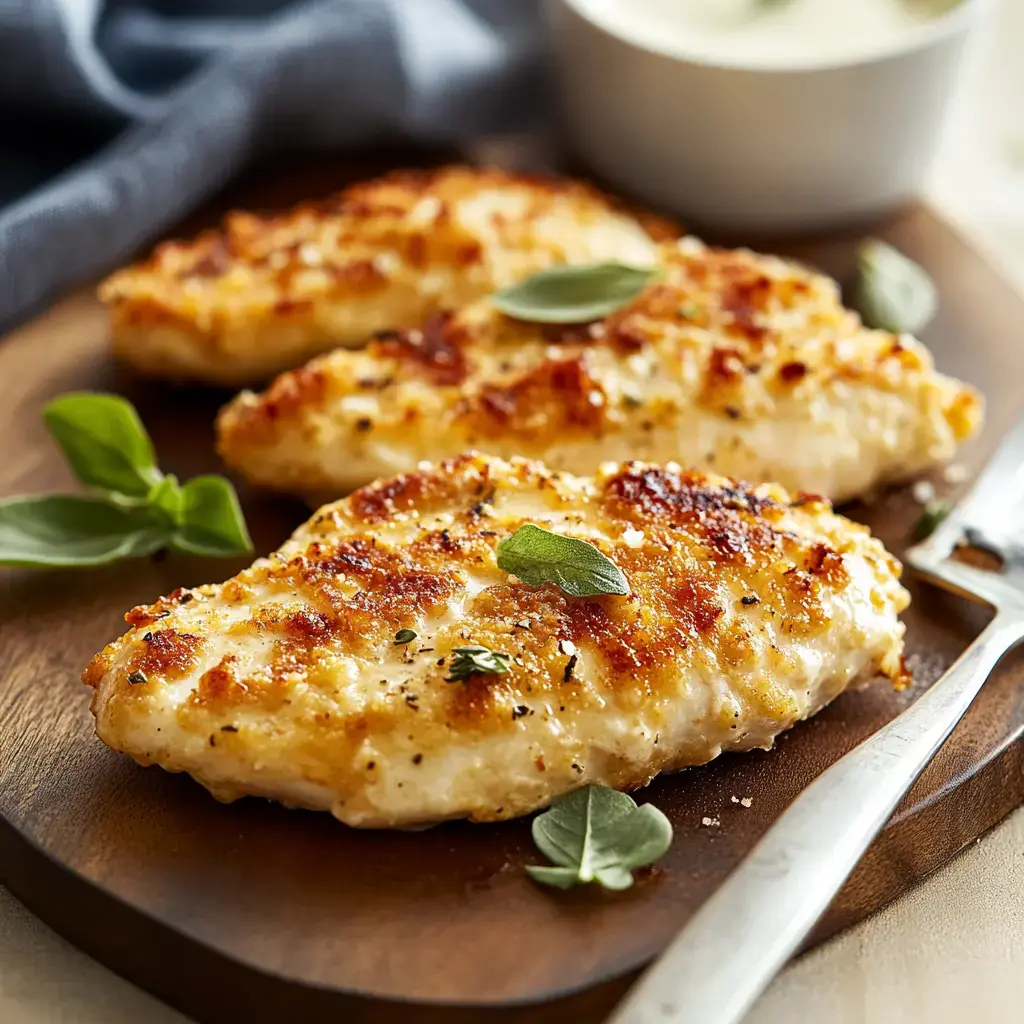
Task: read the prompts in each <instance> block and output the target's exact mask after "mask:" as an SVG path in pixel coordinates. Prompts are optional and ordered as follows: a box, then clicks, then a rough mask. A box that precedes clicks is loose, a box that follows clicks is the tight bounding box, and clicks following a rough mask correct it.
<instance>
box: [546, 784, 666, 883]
mask: <svg viewBox="0 0 1024 1024" xmlns="http://www.w3.org/2000/svg"><path fill="white" fill-rule="evenodd" d="M533 841H534V843H536V845H537V848H538V849H539V850H540V852H541V853H543V854H544V855H545V856H546V857H547V858H548V860H550V861H552V862H553V864H554V865H555V866H553V867H551V866H548V865H539V864H528V865H527V867H526V870H527V871H528V872H529V874H530V877H531V878H532V879H533V880H534V881H535V882H540V883H542V884H543V885H552V886H555V887H556V888H558V889H569V888H571V887H572V886H574V885H580V884H584V883H587V882H596V883H597V884H598V885H603V886H604V887H605V888H606V889H628V888H629V887H630V886H631V885H632V884H633V871H634V869H635V868H642V867H645V866H646V865H648V864H653V863H654V861H656V860H658V859H659V858H660V857H662V856H664V854H665V852H666V851H667V850H668V848H669V846H670V845H671V844H672V825H671V824H670V823H669V820H668V818H666V817H665V815H664V814H662V812H661V811H659V810H658V808H657V807H653V806H652V805H651V804H644V805H643V807H637V805H636V801H635V800H633V798H632V797H630V796H628V795H627V794H626V793H619V792H618V791H617V790H614V789H608V788H607V787H606V786H586V787H584V788H583V789H577V790H575V791H574V792H572V793H569V794H567V795H566V796H563V797H560V798H559V799H558V800H556V801H555V802H554V803H553V804H552V805H551V807H550V809H549V810H547V811H545V812H544V813H543V814H538V815H537V817H536V818H534V819H533Z"/></svg>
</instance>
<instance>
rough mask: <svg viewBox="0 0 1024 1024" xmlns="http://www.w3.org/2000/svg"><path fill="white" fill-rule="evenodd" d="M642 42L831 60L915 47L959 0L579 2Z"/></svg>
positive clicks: (768, 60)
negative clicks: (930, 24)
mask: <svg viewBox="0 0 1024 1024" xmlns="http://www.w3.org/2000/svg"><path fill="white" fill-rule="evenodd" d="M573 2H574V3H575V5H576V6H577V7H578V8H579V10H580V11H581V12H582V13H583V14H584V15H586V16H587V17H588V18H590V19H591V20H592V21H594V22H596V23H597V24H599V25H601V26H602V27H603V28H605V29H606V30H608V31H610V32H612V33H613V34H615V35H618V36H621V37H623V38H625V39H629V40H632V41H634V42H637V43H639V44H640V45H642V46H648V47H650V48H652V49H656V50H667V51H670V52H673V53H680V54H684V55H694V56H697V57H701V58H704V59H706V60H711V61H714V60H726V61H728V62H729V63H731V64H732V63H738V62H742V63H749V64H752V65H755V66H763V65H769V66H775V65H794V64H795V65H800V64H810V63H813V64H820V63H828V62H829V61H831V60H835V61H837V62H839V61H844V60H849V59H851V58H856V57H859V56H867V55H870V54H871V53H873V52H878V51H882V50H888V49H892V48H898V47H899V46H900V45H901V44H905V43H906V44H909V43H911V42H912V41H913V39H914V37H915V36H916V35H918V34H920V31H921V29H922V27H923V26H925V25H927V23H928V22H930V21H934V20H935V19H936V17H938V16H939V15H941V14H942V13H945V12H946V11H948V10H950V9H951V8H952V7H956V6H959V4H958V3H957V0H774V2H773V0H573Z"/></svg>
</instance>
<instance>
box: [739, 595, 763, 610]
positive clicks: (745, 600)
mask: <svg viewBox="0 0 1024 1024" xmlns="http://www.w3.org/2000/svg"><path fill="white" fill-rule="evenodd" d="M760 602H761V598H759V597H755V596H754V595H753V594H744V595H743V597H741V598H740V604H745V605H747V606H748V607H749V606H750V605H752V604H760Z"/></svg>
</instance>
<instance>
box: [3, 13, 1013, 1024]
mask: <svg viewBox="0 0 1024 1024" xmlns="http://www.w3.org/2000/svg"><path fill="white" fill-rule="evenodd" d="M1011 151H1016V152H1017V154H1018V155H1017V157H1016V159H1011V158H1010V157H1009V156H1008V154H1009V153H1010V152H1011ZM1015 164H1016V166H1014V165H1015ZM931 195H932V199H933V201H934V202H935V203H936V205H938V206H939V207H940V208H941V209H943V210H944V211H945V212H946V213H947V214H949V215H950V216H952V217H953V218H954V219H956V220H957V221H959V222H960V223H961V225H962V226H963V227H964V229H965V230H966V231H967V232H968V233H970V234H971V235H973V236H974V238H975V239H976V240H977V241H978V243H979V244H980V245H981V246H982V247H983V248H985V249H987V250H988V251H989V252H990V254H991V256H992V258H993V260H995V261H996V262H998V263H999V264H1000V265H1001V266H1002V267H1004V268H1005V270H1006V272H1007V273H1008V274H1009V275H1011V276H1013V277H1014V278H1016V280H1018V281H1019V282H1020V284H1021V288H1022V290H1024V0H1003V3H1002V5H1001V9H1000V10H999V12H998V15H997V18H996V19H995V20H994V22H993V24H992V25H991V26H990V28H989V30H988V32H987V36H986V38H984V39H982V40H980V41H979V46H978V48H977V51H976V53H975V55H974V59H973V60H972V62H971V64H970V66H969V67H968V70H967V72H966V73H965V76H964V80H963V83H962V87H961V91H960V95H959V99H958V105H957V110H956V113H955V115H954V117H953V120H952V123H951V129H950V133H949V136H948V140H947V144H946V147H945V151H944V153H943V155H942V158H941V159H940V161H939V163H938V166H937V168H936V173H935V175H934V179H933V181H932V184H931ZM1007 328H1008V330H1011V331H1012V330H1015V329H1016V331H1017V334H1018V336H1017V337H1008V338H1007V343H1008V344H1024V325H1016V326H1015V325H1012V324H1008V325H1007ZM1021 404H1022V407H1024V393H1022V400H1021ZM1022 1020H1024V809H1022V810H1020V811H1018V812H1017V813H1016V814H1014V815H1013V816H1011V817H1010V818H1009V819H1008V820H1007V821H1006V822H1005V823H1004V824H1003V825H1001V826H1000V827H999V828H997V829H996V830H994V831H993V832H992V833H990V834H989V835H988V836H986V837H984V838H983V839H981V840H980V841H979V842H977V843H975V844H973V845H972V846H971V847H970V848H969V849H967V850H965V851H964V852H963V853H962V854H961V855H960V856H959V857H958V858H957V859H956V860H954V861H953V862H952V863H951V864H948V865H947V866H946V867H944V868H943V869H941V870H940V871H938V872H936V874H935V875H933V876H932V877H931V878H930V879H928V880H927V881H926V882H925V883H923V884H922V885H920V886H919V887H918V888H917V889H915V890H914V891H912V892H910V893H908V894H907V895H906V896H904V897H903V898H902V899H900V900H898V901H897V902H896V903H894V904H893V905H891V906H889V907H887V908H886V909H885V910H883V911H882V912H881V913H879V914H876V915H875V916H874V917H872V918H870V919H869V920H867V921H865V922H864V923H863V924H861V925H859V926H858V927H856V928H854V929H852V930H850V931H849V932H847V933H845V934H843V935H841V936H839V937H838V938H836V939H834V940H833V941H831V942H830V943H828V944H826V945H825V946H823V947H821V948H820V949H818V950H816V951H815V952H814V953H812V954H810V955H808V956H807V957H805V958H803V959H802V960H799V961H797V962H796V963H795V964H792V965H791V966H790V967H789V968H788V969H787V970H786V971H784V972H783V974H782V975H781V976H780V977H779V978H778V979H777V980H776V982H775V984H774V985H773V986H772V988H771V989H770V990H769V991H768V993H767V994H766V995H765V996H764V998H763V999H762V1000H761V1002H760V1003H759V1004H758V1006H757V1007H756V1008H755V1010H754V1011H753V1013H752V1014H751V1016H750V1020H749V1024H794V1022H809V1024H811V1022H813V1024H818V1022H828V1024H922V1022H926V1021H927V1022H928V1024H961V1022H965V1021H971V1022H981V1024H1020V1022H1021V1021H1022ZM140 1022H145V1024H187V1022H186V1020H185V1018H184V1017H182V1016H181V1015H180V1014H178V1013H176V1012H174V1011H173V1010H170V1009H168V1008H167V1007H166V1006H164V1005H163V1004H161V1003H158V1002H157V1001H156V1000H154V999H152V998H150V997H149V996H148V995H146V994H145V993H143V992H141V991H140V990H138V989H136V988H134V987H133V986H132V985H129V984H128V983H127V982H124V981H122V980H121V979H120V978H117V977H116V976H115V975H113V974H111V973H110V972H109V971H107V970H106V969H105V968H103V967H101V966H100V965H99V964H97V963H95V962H94V961H92V960H90V959H89V958H88V957H86V956H84V955H83V954H81V953H79V952H78V951H77V950H75V949H73V948H72V947H71V946H70V945H68V944H67V943H66V942H64V941H63V940H62V939H61V938H60V937H59V936H57V935H55V934H54V933H53V932H51V931H50V930H49V929H48V928H46V927H45V926H44V925H43V924H41V923H40V922H39V921H38V920H36V919H35V918H34V917H33V916H32V915H31V914H29V913H28V911H26V910H25V909H24V908H23V907H22V906H21V905H20V904H19V903H17V901H15V900H14V899H13V898H12V897H11V896H10V895H9V894H8V893H7V892H5V891H4V890H3V889H0V1024H140Z"/></svg>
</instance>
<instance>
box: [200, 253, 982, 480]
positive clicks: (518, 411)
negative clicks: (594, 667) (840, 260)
mask: <svg viewBox="0 0 1024 1024" xmlns="http://www.w3.org/2000/svg"><path fill="white" fill-rule="evenodd" d="M660 263H661V275H660V276H659V277H658V278H657V279H656V280H655V281H654V282H653V283H652V284H651V285H650V286H648V288H647V289H646V290H645V291H644V292H643V293H642V294H641V295H640V296H639V297H638V298H637V299H636V300H635V301H633V302H632V303H630V304H629V305H627V306H626V307H625V308H623V309H621V310H619V311H617V312H615V313H613V314H611V315H610V316H608V317H606V318H605V319H604V320H602V321H598V322H596V323H592V324H584V325H574V326H569V327H564V326H559V325H541V324H534V323H524V322H520V321H516V320H512V319H510V318H508V317H506V316H503V315H502V314H501V313H500V312H498V310H497V309H496V308H495V307H494V306H493V305H492V304H491V303H490V302H489V301H488V300H482V301H480V302H478V303H475V304H472V305H470V306H468V307H466V308H464V309H462V310H460V311H458V312H455V313H441V314H438V315H436V316H434V317H432V318H431V319H430V320H428V321H427V322H426V323H425V324H423V325H422V326H421V327H418V328H414V329H410V330H405V331H401V332H395V333H394V334H392V335H388V336H386V337H383V338H379V339H377V340H375V341H373V342H371V343H370V345H369V346H368V347H367V348H366V349H365V350H363V351H360V352H346V351H338V352H334V353H332V354H330V355H328V356H325V357H323V358H321V359H318V360H315V361H313V362H311V363H310V364H308V365H307V366H305V367H304V368H302V369H300V370H297V371H295V372H293V373H290V374H285V375H283V376H281V377H279V378H278V379H277V380H276V381H274V382H273V383H272V384H271V385H270V387H269V388H268V389H267V390H266V391H264V392H263V393H262V394H253V393H250V392H246V393H243V394H242V395H240V396H239V397H238V398H237V399H236V400H235V401H234V402H232V403H231V404H230V405H229V406H227V407H226V409H225V410H224V412H223V413H222V414H221V417H220V421H219V448H220V451H221V453H222V455H223V456H224V458H225V459H226V460H227V461H228V462H229V463H230V464H231V465H233V466H235V467H236V468H238V469H240V470H241V471H242V472H243V473H244V474H245V475H246V476H248V477H249V478H250V479H252V480H254V481H256V482H258V483H260V484H263V485H265V486H270V487H275V488H278V489H281V490H293V491H297V492H299V493H306V494H310V493H312V494H328V495H331V494H339V493H344V492H345V490H348V489H351V488H352V487H354V486H359V485H361V484H364V483H366V482H367V481H368V480H371V479H373V478H374V477H375V476H378V475H380V474H382V473H388V472H393V471H399V470H409V469H412V468H414V467H415V466H416V464H417V462H418V461H420V460H421V459H436V458H442V457H447V456H450V455H452V454H454V453H455V452H458V451H461V450H463V449H465V448H467V447H481V448H485V449H486V450H488V451H491V452H493V453H494V454H497V455H501V456H510V455H514V454H516V455H526V456H529V457H537V458H543V459H544V460H545V461H546V462H547V463H548V464H549V465H551V466H552V467H554V468H559V469H567V470H569V471H572V472H592V471H593V470H594V469H595V468H596V466H597V465H598V464H599V463H600V462H601V461H602V460H603V459H607V458H613V459H625V458H630V457H637V458H647V459H652V460H655V461H664V460H667V459H678V460H680V461H683V462H686V463H688V464H692V465H698V466H702V467H706V468H713V469H715V470H717V471H720V472H724V473H727V474H729V475H734V476H742V477H745V478H747V479H774V480H779V481H781V482H782V483H783V484H785V485H786V486H789V487H791V488H792V489H804V490H813V491H818V492H821V493H825V494H828V495H829V496H830V497H833V498H835V499H843V498H848V497H852V496H855V495H857V494H860V493H863V492H864V491H865V490H867V489H868V488H870V487H872V486H874V485H875V484H878V483H881V482H885V481H887V480H891V479H894V478H898V477H901V476H909V475H912V474H914V473H916V472H919V471H921V470H922V469H925V468H928V467H930V466H932V465H934V464H936V463H938V462H941V461H943V460H945V459H948V458H949V457H950V456H951V455H952V454H953V452H954V451H955V448H956V445H957V443H958V442H960V441H962V440H963V439H965V438H966V437H968V436H970V435H971V434H972V433H974V431H975V430H977V428H978V425H979V423H980V420H981V401H980V398H979V396H978V394H977V392H975V391H974V390H973V389H972V388H970V387H968V386H966V385H963V384H961V383H960V382H958V381H954V380H951V379H950V378H947V377H944V376H942V375H941V374H939V373H937V372H936V371H935V368H934V364H933V362H932V359H931V356H930V354H929V353H928V351H927V350H926V349H925V348H924V346H922V345H921V344H920V343H919V342H918V341H916V340H915V339H913V338H911V337H909V336H896V335H893V334H888V333H886V332H883V331H871V330H867V329H866V328H864V327H863V326H862V324H861V322H860V320H859V318H858V317H857V315H856V314H855V313H853V312H851V311H850V310H847V309H845V308H844V307H843V305H842V303H841V301H840V297H839V292H838V288H837V286H836V284H835V282H833V281H831V280H830V279H828V278H826V277H824V276H822V275H820V274H815V273H813V272H811V271H809V270H807V269H806V268H804V267H801V266H799V265H797V264H793V263H790V262H786V261H783V260H780V259H776V258H773V257H768V256H759V255H757V254H755V253H752V252H750V251H748V250H743V249H735V250H723V249H714V248H709V247H706V246H704V245H702V244H701V243H699V242H698V241H696V240H695V239H684V240H682V241H681V242H675V243H666V244H665V245H663V246H662V249H661V256H660Z"/></svg>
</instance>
